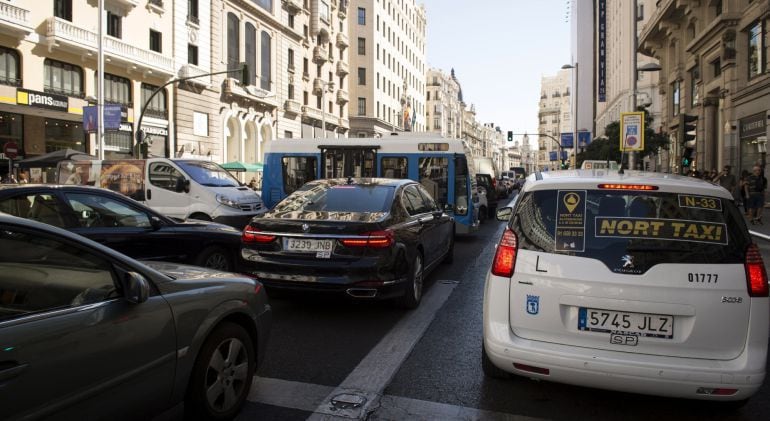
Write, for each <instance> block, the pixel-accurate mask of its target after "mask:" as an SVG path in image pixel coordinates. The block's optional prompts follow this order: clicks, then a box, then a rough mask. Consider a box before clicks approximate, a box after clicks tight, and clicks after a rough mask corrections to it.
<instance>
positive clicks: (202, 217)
mask: <svg viewBox="0 0 770 421" xmlns="http://www.w3.org/2000/svg"><path fill="white" fill-rule="evenodd" d="M187 219H197V220H199V221H209V222H211V217H210V216H208V215H206V214H205V213H194V214H192V215H190V217H189V218H187Z"/></svg>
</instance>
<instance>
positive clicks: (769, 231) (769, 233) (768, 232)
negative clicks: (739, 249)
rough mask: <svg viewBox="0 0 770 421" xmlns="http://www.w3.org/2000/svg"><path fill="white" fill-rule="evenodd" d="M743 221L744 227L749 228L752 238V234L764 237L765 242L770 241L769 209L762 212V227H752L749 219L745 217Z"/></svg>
mask: <svg viewBox="0 0 770 421" xmlns="http://www.w3.org/2000/svg"><path fill="white" fill-rule="evenodd" d="M741 211H742V209H741ZM743 219H744V221H746V226H747V227H749V232H750V233H751V235H752V236H754V233H758V234H761V235H764V236H766V237H767V238H765V240H768V241H770V209H765V210H764V211H763V212H762V219H763V220H764V225H752V224H751V221H750V220H749V218H748V217H747V216H745V215H744V216H743ZM760 238H761V237H760Z"/></svg>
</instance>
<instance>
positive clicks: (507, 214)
mask: <svg viewBox="0 0 770 421" xmlns="http://www.w3.org/2000/svg"><path fill="white" fill-rule="evenodd" d="M511 215H513V208H512V207H509V206H506V207H504V208H500V209H498V210H497V213H496V214H495V216H496V217H497V220H498V221H509V220H510V219H511Z"/></svg>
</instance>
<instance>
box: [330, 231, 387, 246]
mask: <svg viewBox="0 0 770 421" xmlns="http://www.w3.org/2000/svg"><path fill="white" fill-rule="evenodd" d="M340 242H341V243H342V245H343V246H345V247H369V248H375V249H384V248H388V247H390V246H392V245H393V243H395V242H396V239H395V236H394V235H393V231H390V230H385V231H372V232H367V233H365V234H361V236H360V237H357V238H344V239H342V240H340Z"/></svg>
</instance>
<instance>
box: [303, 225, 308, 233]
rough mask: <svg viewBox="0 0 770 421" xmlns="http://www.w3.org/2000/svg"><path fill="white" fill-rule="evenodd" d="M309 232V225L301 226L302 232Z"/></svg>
mask: <svg viewBox="0 0 770 421" xmlns="http://www.w3.org/2000/svg"><path fill="white" fill-rule="evenodd" d="M309 230H310V225H308V224H302V231H304V232H308V231H309Z"/></svg>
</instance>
